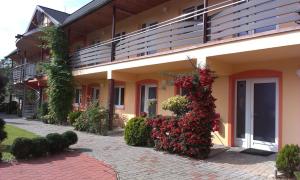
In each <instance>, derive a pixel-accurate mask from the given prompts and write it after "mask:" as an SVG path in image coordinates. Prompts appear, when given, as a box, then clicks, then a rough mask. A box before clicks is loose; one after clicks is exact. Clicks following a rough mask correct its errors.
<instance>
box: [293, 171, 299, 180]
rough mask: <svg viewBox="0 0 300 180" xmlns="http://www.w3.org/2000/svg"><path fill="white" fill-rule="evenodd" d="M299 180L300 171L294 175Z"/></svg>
mask: <svg viewBox="0 0 300 180" xmlns="http://www.w3.org/2000/svg"><path fill="white" fill-rule="evenodd" d="M294 174H295V176H296V179H297V180H300V171H297V172H295V173H294Z"/></svg>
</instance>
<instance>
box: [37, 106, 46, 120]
mask: <svg viewBox="0 0 300 180" xmlns="http://www.w3.org/2000/svg"><path fill="white" fill-rule="evenodd" d="M48 113H49V109H48V103H47V102H44V103H43V104H42V105H41V107H39V108H38V113H37V116H38V118H41V117H43V116H46V115H47V114H48Z"/></svg>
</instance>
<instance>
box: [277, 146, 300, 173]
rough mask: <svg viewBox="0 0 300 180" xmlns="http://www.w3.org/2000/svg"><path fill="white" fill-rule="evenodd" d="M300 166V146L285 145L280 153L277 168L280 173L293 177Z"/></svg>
mask: <svg viewBox="0 0 300 180" xmlns="http://www.w3.org/2000/svg"><path fill="white" fill-rule="evenodd" d="M299 165H300V148H299V146H298V145H294V144H291V145H285V146H284V147H283V148H282V149H281V150H280V151H279V153H278V155H277V158H276V167H277V169H278V170H279V171H281V172H283V173H285V174H286V175H287V176H289V177H292V176H293V175H294V172H295V171H296V170H297V167H298V166H299Z"/></svg>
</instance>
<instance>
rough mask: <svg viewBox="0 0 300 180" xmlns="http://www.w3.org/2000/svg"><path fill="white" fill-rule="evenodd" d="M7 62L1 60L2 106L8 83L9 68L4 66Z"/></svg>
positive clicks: (0, 101)
mask: <svg viewBox="0 0 300 180" xmlns="http://www.w3.org/2000/svg"><path fill="white" fill-rule="evenodd" d="M4 62H6V61H5V60H0V104H1V103H2V102H3V101H4V99H5V95H6V89H7V88H6V85H7V83H8V80H9V79H8V70H7V69H8V67H7V66H6V65H5V64H4Z"/></svg>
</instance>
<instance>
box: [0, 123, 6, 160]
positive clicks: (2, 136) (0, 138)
mask: <svg viewBox="0 0 300 180" xmlns="http://www.w3.org/2000/svg"><path fill="white" fill-rule="evenodd" d="M4 126H5V121H4V120H3V119H1V118H0V161H1V159H2V152H1V142H2V141H3V140H4V139H6V137H7V133H6V132H5V131H4Z"/></svg>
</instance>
